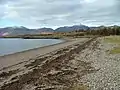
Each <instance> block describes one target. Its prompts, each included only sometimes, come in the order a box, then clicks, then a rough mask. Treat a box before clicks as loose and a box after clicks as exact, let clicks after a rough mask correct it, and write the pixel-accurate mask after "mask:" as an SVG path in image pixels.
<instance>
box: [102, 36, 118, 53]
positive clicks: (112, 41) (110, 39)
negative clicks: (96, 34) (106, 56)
mask: <svg viewBox="0 0 120 90" xmlns="http://www.w3.org/2000/svg"><path fill="white" fill-rule="evenodd" d="M104 41H105V43H110V44H114V45H115V44H116V45H117V46H116V47H114V48H113V49H112V50H110V54H119V53H120V36H109V37H105V39H104Z"/></svg>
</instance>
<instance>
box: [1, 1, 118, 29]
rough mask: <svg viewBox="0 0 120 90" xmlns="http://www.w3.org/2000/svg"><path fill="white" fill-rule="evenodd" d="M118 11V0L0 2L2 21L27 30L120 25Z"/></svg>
mask: <svg viewBox="0 0 120 90" xmlns="http://www.w3.org/2000/svg"><path fill="white" fill-rule="evenodd" d="M119 9H120V1H119V0H74V1H71V0H1V1H0V10H1V11H0V19H2V21H4V20H8V21H9V22H10V21H11V22H12V23H13V22H14V23H18V25H24V26H27V27H43V26H48V27H54V26H63V25H73V24H80V23H83V24H87V25H110V24H119V21H120V19H119V15H120V12H119ZM2 21H1V22H0V23H2ZM6 25H7V24H6ZM15 25H16V24H15Z"/></svg>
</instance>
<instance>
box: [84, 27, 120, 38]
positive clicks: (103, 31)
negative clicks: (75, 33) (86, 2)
mask: <svg viewBox="0 0 120 90" xmlns="http://www.w3.org/2000/svg"><path fill="white" fill-rule="evenodd" d="M86 34H87V35H101V36H109V35H120V27H119V26H110V27H103V26H102V27H97V28H95V29H89V30H87V31H86Z"/></svg>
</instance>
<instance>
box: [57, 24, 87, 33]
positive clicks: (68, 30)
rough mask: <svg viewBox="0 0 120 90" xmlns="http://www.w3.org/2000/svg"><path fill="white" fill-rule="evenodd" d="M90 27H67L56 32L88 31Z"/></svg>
mask: <svg viewBox="0 0 120 90" xmlns="http://www.w3.org/2000/svg"><path fill="white" fill-rule="evenodd" d="M88 29H89V27H88V26H85V25H74V26H69V27H68V26H65V27H59V28H57V29H56V30H55V32H71V31H75V30H88Z"/></svg>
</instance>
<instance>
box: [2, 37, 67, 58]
mask: <svg viewBox="0 0 120 90" xmlns="http://www.w3.org/2000/svg"><path fill="white" fill-rule="evenodd" d="M60 40H62V42H60V43H56V44H52V45H47V46H42V47H38V48H32V49H29V50H24V51H20V52H19V51H18V52H15V53H11V54H6V55H2V56H0V58H1V57H6V56H11V55H15V54H19V53H24V52H29V51H31V50H36V49H40V48H46V47H49V46H54V45H58V44H62V43H65V42H68V41H69V40H67V39H60Z"/></svg>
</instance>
